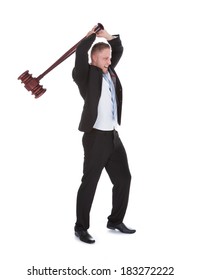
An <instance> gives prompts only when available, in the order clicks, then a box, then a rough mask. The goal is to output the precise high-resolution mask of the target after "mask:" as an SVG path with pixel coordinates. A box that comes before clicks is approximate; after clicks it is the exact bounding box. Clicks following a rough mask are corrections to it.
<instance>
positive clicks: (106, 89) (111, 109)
mask: <svg viewBox="0 0 201 280" xmlns="http://www.w3.org/2000/svg"><path fill="white" fill-rule="evenodd" d="M116 126H117V103H116V93H115V87H114V83H113V81H112V79H111V76H110V74H109V72H107V73H106V74H103V80H102V91H101V96H100V99H99V103H98V115H97V119H96V122H95V124H94V126H93V127H94V128H96V129H99V130H104V131H106V130H107V131H108V130H113V129H115V127H116Z"/></svg>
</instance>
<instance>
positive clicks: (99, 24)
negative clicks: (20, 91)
mask: <svg viewBox="0 0 201 280" xmlns="http://www.w3.org/2000/svg"><path fill="white" fill-rule="evenodd" d="M101 29H104V27H103V25H102V24H101V23H98V25H97V27H96V29H95V32H98V31H100V30H101ZM85 38H86V36H85V37H84V38H82V39H81V40H80V41H79V42H78V43H77V44H75V45H74V46H73V47H72V48H70V49H69V50H68V51H67V52H66V53H65V54H63V55H62V56H61V57H60V58H59V59H58V60H57V61H55V63H53V64H52V65H51V66H50V67H49V68H48V69H47V70H45V71H44V72H43V73H42V74H41V75H39V76H38V77H37V80H38V81H39V80H41V79H42V78H43V77H44V76H45V75H47V74H48V73H49V72H50V71H52V70H53V69H54V68H55V67H56V66H58V65H59V64H60V63H62V62H63V61H64V60H65V59H67V58H68V57H69V56H71V55H72V54H73V53H74V52H75V51H76V49H77V46H78V45H79V43H80V42H81V41H82V40H83V39H85Z"/></svg>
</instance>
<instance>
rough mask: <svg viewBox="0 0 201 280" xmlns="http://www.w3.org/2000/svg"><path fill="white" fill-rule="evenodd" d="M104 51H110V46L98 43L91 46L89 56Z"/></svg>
mask: <svg viewBox="0 0 201 280" xmlns="http://www.w3.org/2000/svg"><path fill="white" fill-rule="evenodd" d="M104 49H110V45H109V44H107V43H104V42H98V43H96V44H94V45H93V47H92V49H91V55H93V54H94V53H95V52H96V51H99V52H100V51H102V50H104Z"/></svg>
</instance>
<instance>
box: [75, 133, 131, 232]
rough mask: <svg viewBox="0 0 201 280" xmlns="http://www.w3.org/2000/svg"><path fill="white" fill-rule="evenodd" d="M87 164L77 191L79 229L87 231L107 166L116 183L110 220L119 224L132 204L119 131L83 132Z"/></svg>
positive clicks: (125, 158) (128, 175)
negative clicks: (129, 201)
mask: <svg viewBox="0 0 201 280" xmlns="http://www.w3.org/2000/svg"><path fill="white" fill-rule="evenodd" d="M82 142H83V147H84V166H83V177H82V183H81V185H80V188H79V190H78V193H77V206H76V214H77V221H76V224H75V228H76V229H77V230H87V229H88V228H89V225H90V210H91V206H92V202H93V199H94V195H95V191H96V187H97V184H98V181H99V178H100V175H101V172H102V170H103V168H105V169H106V171H107V173H108V175H109V177H110V180H111V182H112V184H113V189H112V211H111V214H110V216H109V217H108V220H109V221H110V222H111V223H112V224H114V225H117V224H119V223H121V222H122V221H123V218H124V216H125V213H126V208H127V205H128V198H129V189H130V182H131V174H130V171H129V166H128V160H127V155H126V151H125V149H124V146H123V144H122V142H121V140H120V138H119V135H118V132H117V131H116V130H114V131H100V130H96V129H93V130H92V131H91V132H86V133H84V135H83V139H82Z"/></svg>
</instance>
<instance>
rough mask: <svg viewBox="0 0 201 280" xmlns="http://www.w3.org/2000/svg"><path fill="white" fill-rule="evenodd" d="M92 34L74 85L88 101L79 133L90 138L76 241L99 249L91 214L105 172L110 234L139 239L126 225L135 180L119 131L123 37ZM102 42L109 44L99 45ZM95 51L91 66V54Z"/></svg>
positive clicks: (81, 51)
mask: <svg viewBox="0 0 201 280" xmlns="http://www.w3.org/2000/svg"><path fill="white" fill-rule="evenodd" d="M95 30H96V26H95V27H94V28H93V29H92V30H91V31H90V32H88V34H87V36H86V38H85V39H83V40H82V41H81V42H80V43H79V45H78V47H77V49H76V58H75V67H74V69H73V79H74V81H75V82H76V84H77V86H78V88H79V91H80V94H81V96H82V97H83V99H84V107H83V112H82V116H81V121H80V124H79V130H80V131H83V132H84V135H83V147H84V167H83V177H82V183H81V186H80V188H79V190H78V194H77V209H76V210H77V211H76V213H77V220H76V223H75V235H76V236H77V237H78V238H79V239H80V240H81V241H83V242H86V243H94V242H95V240H94V239H93V238H92V236H91V235H90V234H89V233H88V228H89V225H90V219H89V216H90V210H91V206H92V202H93V198H94V195H95V191H96V187H97V183H98V181H99V178H100V175H101V172H102V170H103V168H105V169H106V171H107V173H108V175H109V177H110V180H111V182H112V184H113V192H112V211H111V214H110V216H109V217H108V223H107V228H109V229H112V230H115V229H117V230H119V231H120V232H122V233H134V232H135V230H132V229H129V228H127V227H126V226H125V224H124V223H123V218H124V216H125V213H126V208H127V204H128V198H129V189H130V181H131V174H130V171H129V167H128V161H127V155H126V151H125V149H124V146H123V144H122V142H121V140H120V138H119V136H118V132H117V131H116V130H115V128H116V127H117V124H119V125H120V123H121V109H122V87H121V83H120V81H119V78H118V76H117V74H116V72H115V70H114V68H115V66H116V65H117V63H118V62H119V59H120V58H121V55H122V53H123V47H122V44H121V40H120V37H119V35H117V36H112V35H110V34H109V33H108V32H107V31H106V30H104V29H103V30H100V31H98V32H95ZM96 37H102V38H104V39H105V40H107V42H108V43H104V42H99V43H96V44H94V45H93V47H92V44H93V42H94V41H95V39H96ZM91 47H92V49H91V64H89V62H88V51H89V49H90V48H91Z"/></svg>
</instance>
